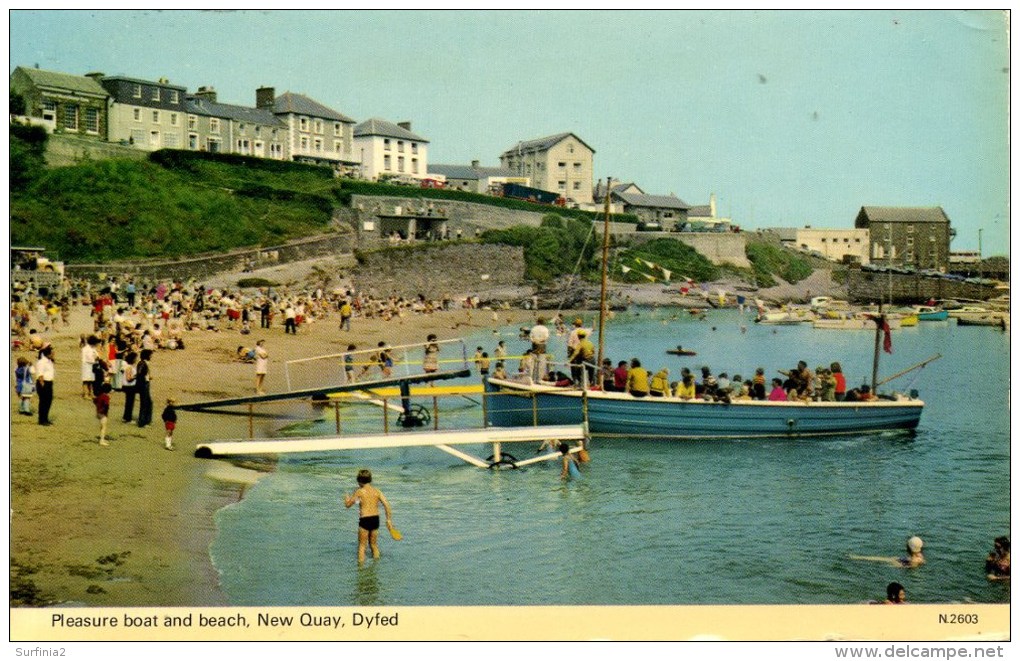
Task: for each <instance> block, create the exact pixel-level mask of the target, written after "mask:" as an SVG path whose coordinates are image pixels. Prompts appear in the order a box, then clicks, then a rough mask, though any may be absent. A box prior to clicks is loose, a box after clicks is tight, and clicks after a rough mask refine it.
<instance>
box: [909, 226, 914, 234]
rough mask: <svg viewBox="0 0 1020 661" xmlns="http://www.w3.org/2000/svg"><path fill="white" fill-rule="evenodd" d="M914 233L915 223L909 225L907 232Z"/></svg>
mask: <svg viewBox="0 0 1020 661" xmlns="http://www.w3.org/2000/svg"><path fill="white" fill-rule="evenodd" d="M913 233H914V226H913V225H907V234H913Z"/></svg>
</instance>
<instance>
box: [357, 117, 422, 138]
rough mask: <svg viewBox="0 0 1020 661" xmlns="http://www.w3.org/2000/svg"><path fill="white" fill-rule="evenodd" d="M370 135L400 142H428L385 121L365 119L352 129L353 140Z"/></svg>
mask: <svg viewBox="0 0 1020 661" xmlns="http://www.w3.org/2000/svg"><path fill="white" fill-rule="evenodd" d="M370 135H381V136H384V137H387V138H400V139H401V140H414V141H416V142H428V140H426V139H425V138H423V137H421V136H420V135H418V134H417V133H412V132H411V131H409V130H407V129H405V128H404V127H402V126H398V125H396V124H394V123H392V122H387V121H386V120H385V119H377V118H375V117H373V118H372V119H366V120H365V121H363V122H362V123H360V124H358V125H357V126H355V127H354V137H355V138H360V137H363V136H370Z"/></svg>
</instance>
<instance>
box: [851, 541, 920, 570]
mask: <svg viewBox="0 0 1020 661" xmlns="http://www.w3.org/2000/svg"><path fill="white" fill-rule="evenodd" d="M923 548H924V540H922V539H921V538H920V537H918V536H916V535H915V536H913V537H911V538H910V539H908V540H907V555H906V556H905V557H901V558H888V557H884V556H873V555H851V556H850V559H851V560H868V561H869V562H884V563H886V564H890V565H892V566H894V567H904V568H908V569H909V568H912V567H920V566H921V565H923V564H924V554H923V553H921V549H923Z"/></svg>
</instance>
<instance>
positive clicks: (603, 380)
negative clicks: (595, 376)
mask: <svg viewBox="0 0 1020 661" xmlns="http://www.w3.org/2000/svg"><path fill="white" fill-rule="evenodd" d="M614 381H615V379H614V375H613V361H611V360H609V359H608V358H603V359H602V367H600V368H599V386H600V387H601V388H602V390H603V391H605V392H613V391H614V390H616V384H615V382H614Z"/></svg>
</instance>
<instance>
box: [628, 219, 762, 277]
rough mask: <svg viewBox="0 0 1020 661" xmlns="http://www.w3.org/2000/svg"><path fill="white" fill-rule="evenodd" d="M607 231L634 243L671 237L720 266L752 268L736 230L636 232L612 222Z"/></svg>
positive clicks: (742, 237)
mask: <svg viewBox="0 0 1020 661" xmlns="http://www.w3.org/2000/svg"><path fill="white" fill-rule="evenodd" d="M610 231H611V232H612V233H613V235H614V236H617V237H619V238H620V239H622V240H625V241H630V242H631V243H634V244H641V243H644V242H646V241H651V240H652V239H673V240H675V241H680V242H681V243H685V244H687V245H689V246H690V247H692V248H694V249H695V250H697V251H698V252H699V253H701V254H702V255H704V256H705V258H706V259H707V260H708V261H710V262H712V263H713V264H715V265H716V266H721V265H723V264H730V265H732V266H736V267H740V268H751V262H749V261H747V242H746V241H745V239H744V235H743V234H740V233H735V232H638V231H636V229H635V227H634V225H628V224H626V223H613V226H612V228H611V229H610Z"/></svg>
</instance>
